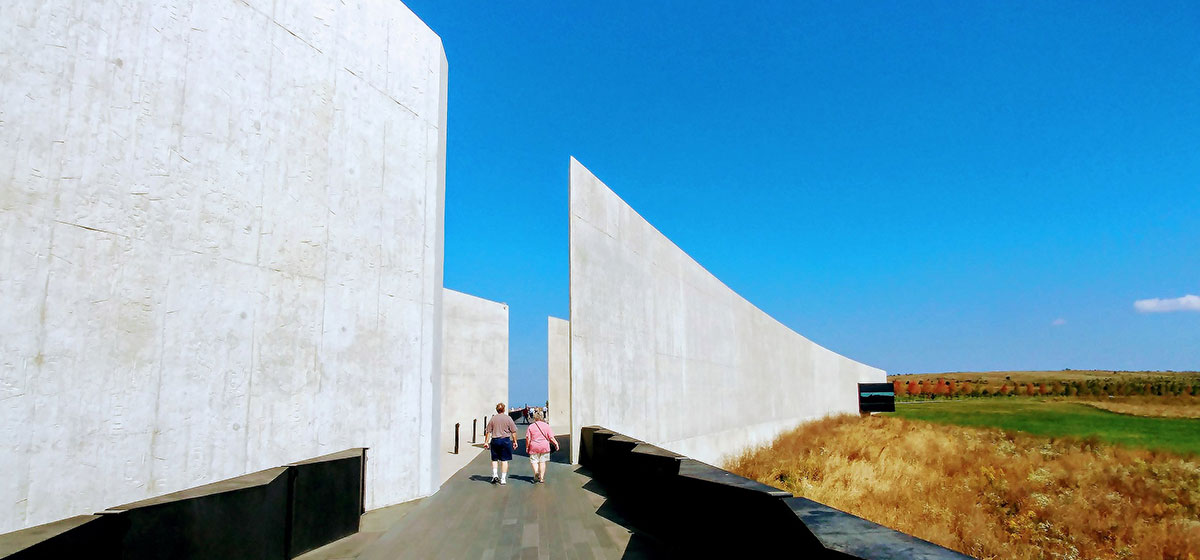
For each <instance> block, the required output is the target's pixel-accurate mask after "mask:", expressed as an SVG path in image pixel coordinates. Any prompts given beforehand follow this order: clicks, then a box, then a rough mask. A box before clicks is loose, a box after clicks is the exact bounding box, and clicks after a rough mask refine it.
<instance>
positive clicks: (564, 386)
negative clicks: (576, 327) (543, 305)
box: [546, 317, 571, 434]
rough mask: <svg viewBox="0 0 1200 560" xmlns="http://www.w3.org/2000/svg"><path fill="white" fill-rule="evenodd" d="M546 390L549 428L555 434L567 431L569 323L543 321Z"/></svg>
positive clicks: (563, 321)
mask: <svg viewBox="0 0 1200 560" xmlns="http://www.w3.org/2000/svg"><path fill="white" fill-rule="evenodd" d="M546 319H547V321H546V370H547V379H546V387H547V392H548V393H549V396H548V397H547V398H548V399H549V400H550V425H551V426H553V427H554V428H555V430H556V433H564V434H566V433H570V432H571V322H570V321H565V320H563V319H558V318H555V317H547V318H546Z"/></svg>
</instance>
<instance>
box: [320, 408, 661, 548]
mask: <svg viewBox="0 0 1200 560" xmlns="http://www.w3.org/2000/svg"><path fill="white" fill-rule="evenodd" d="M519 429H520V431H521V433H522V438H523V437H524V431H525V426H524V425H520V426H519ZM565 439H566V438H560V440H559V441H560V443H562V442H565ZM468 449H470V450H472V451H474V452H478V455H477V456H476V457H475V458H474V459H473V460H472V461H471V462H470V463H468V464H467V466H466V467H464V468H463V469H462V470H460V471H459V472H457V473H455V474H454V475H453V476H451V477H450V479H449V480H447V481H446V482H445V483H444V484H443V485H442V488H441V490H438V492H437V493H435V494H434V495H432V496H429V497H428V498H425V499H424V500H421V502H420V503H419V504H416V505H415V507H412V508H411V509H410V510H409V511H407V512H406V515H403V516H402V517H399V518H398V519H396V520H395V524H394V525H393V526H392V527H391V528H390V529H387V530H386V532H384V533H383V534H382V535H379V536H378V537H377V538H372V539H371V541H370V542H369V543H362V544H363V545H365V546H363V547H362V548H361V551H355V552H356V553H355V554H354V555H343V556H331V555H326V554H322V552H323V551H322V549H318V550H316V551H313V553H310V554H311V556H309V555H305V560H309V559H310V558H313V559H316V558H353V559H356V560H391V559H396V558H464V559H470V558H490V559H509V558H521V559H526V558H528V559H553V560H559V559H576V558H578V559H601V558H630V559H632V558H661V557H667V556H669V555H668V554H667V553H666V552H667V551H666V550H665V549H664V547H663V546H662V545H661V544H659V543H658V542H657V541H654V540H653V539H650V538H648V537H646V536H644V535H641V534H639V533H636V532H633V531H631V530H630V529H629V528H627V526H628V523H626V522H625V521H624V519H623V518H622V517H621V516H620V515H619V514H618V513H617V512H616V511H615V510H614V509H613V508H612V507H609V506H608V505H607V504H606V501H605V497H604V488H603V487H602V486H601V485H600V484H599V483H598V482H596V481H594V480H592V479H591V478H590V477H588V476H587V474H586V471H585V470H582V469H580V468H579V467H578V466H573V465H570V464H567V463H566V462H565V459H566V450H563V451H560V452H559V453H556V454H555V456H554V457H553V459H555V460H556V461H557V462H551V463H549V465H550V466H549V469H548V471H547V474H546V483H545V484H533V482H532V481H533V470H532V467H531V466H530V464H529V459H528V457H527V455H526V454H525V442H524V439H522V440H521V441H520V445H519V447H518V449H517V452H516V453H514V455H513V461H512V462H511V463H510V464H509V477H508V484H506V485H503V486H502V485H498V484H495V485H494V484H492V483H491V482H490V480H491V473H492V468H491V462H490V457H489V455H488V453H487V452H479V451H477V450H479V448H478V447H472V448H468ZM367 515H371V514H370V513H368V514H367ZM365 519H366V517H365V516H364V520H365ZM353 538H354V537H349V538H348V539H353ZM348 539H343V540H348ZM341 542H342V541H338V543H341ZM338 543H332V544H331V545H329V546H328V547H327V548H330V549H331V550H332V549H333V548H336V547H335V545H337V544H338ZM342 549H343V550H344V549H345V546H344V545H343V547H342ZM314 553H316V554H314ZM343 554H344V553H343Z"/></svg>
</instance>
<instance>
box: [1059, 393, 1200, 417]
mask: <svg viewBox="0 0 1200 560" xmlns="http://www.w3.org/2000/svg"><path fill="white" fill-rule="evenodd" d="M1072 402H1078V403H1080V404H1086V405H1088V406H1093V407H1096V408H1099V409H1100V410H1107V411H1109V412H1116V413H1118V414H1130V415H1133V416H1150V417H1157V418H1200V397H1189V396H1181V397H1114V398H1085V399H1072Z"/></svg>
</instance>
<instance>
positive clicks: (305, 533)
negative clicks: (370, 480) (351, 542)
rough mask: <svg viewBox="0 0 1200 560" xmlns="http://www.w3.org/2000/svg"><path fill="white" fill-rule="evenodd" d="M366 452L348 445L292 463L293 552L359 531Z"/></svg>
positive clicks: (296, 553) (297, 554)
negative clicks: (345, 447) (347, 446)
mask: <svg viewBox="0 0 1200 560" xmlns="http://www.w3.org/2000/svg"><path fill="white" fill-rule="evenodd" d="M365 454H366V450H365V449H362V448H355V449H347V450H346V451H342V452H340V453H333V454H330V455H325V456H322V457H317V458H315V459H309V460H307V461H301V462H299V463H292V464H291V465H288V466H289V467H291V469H292V477H291V485H292V492H291V535H290V541H289V546H288V554H289V556H291V557H296V556H299V555H301V554H304V553H305V552H308V551H310V550H312V549H314V548H318V547H320V546H323V545H325V544H328V543H331V542H333V541H336V540H338V539H340V538H342V537H345V536H347V535H352V534H354V533H357V532H358V523H359V518H360V517H361V516H362V511H363V503H362V496H363V465H364V461H365Z"/></svg>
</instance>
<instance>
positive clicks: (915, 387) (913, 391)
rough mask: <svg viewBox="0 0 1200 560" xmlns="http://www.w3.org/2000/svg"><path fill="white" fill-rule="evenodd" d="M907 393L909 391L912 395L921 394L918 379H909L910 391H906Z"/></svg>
mask: <svg viewBox="0 0 1200 560" xmlns="http://www.w3.org/2000/svg"><path fill="white" fill-rule="evenodd" d="M906 393H908V394H910V395H920V394H921V386H920V385H917V382H916V381H909V382H908V391H906Z"/></svg>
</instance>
